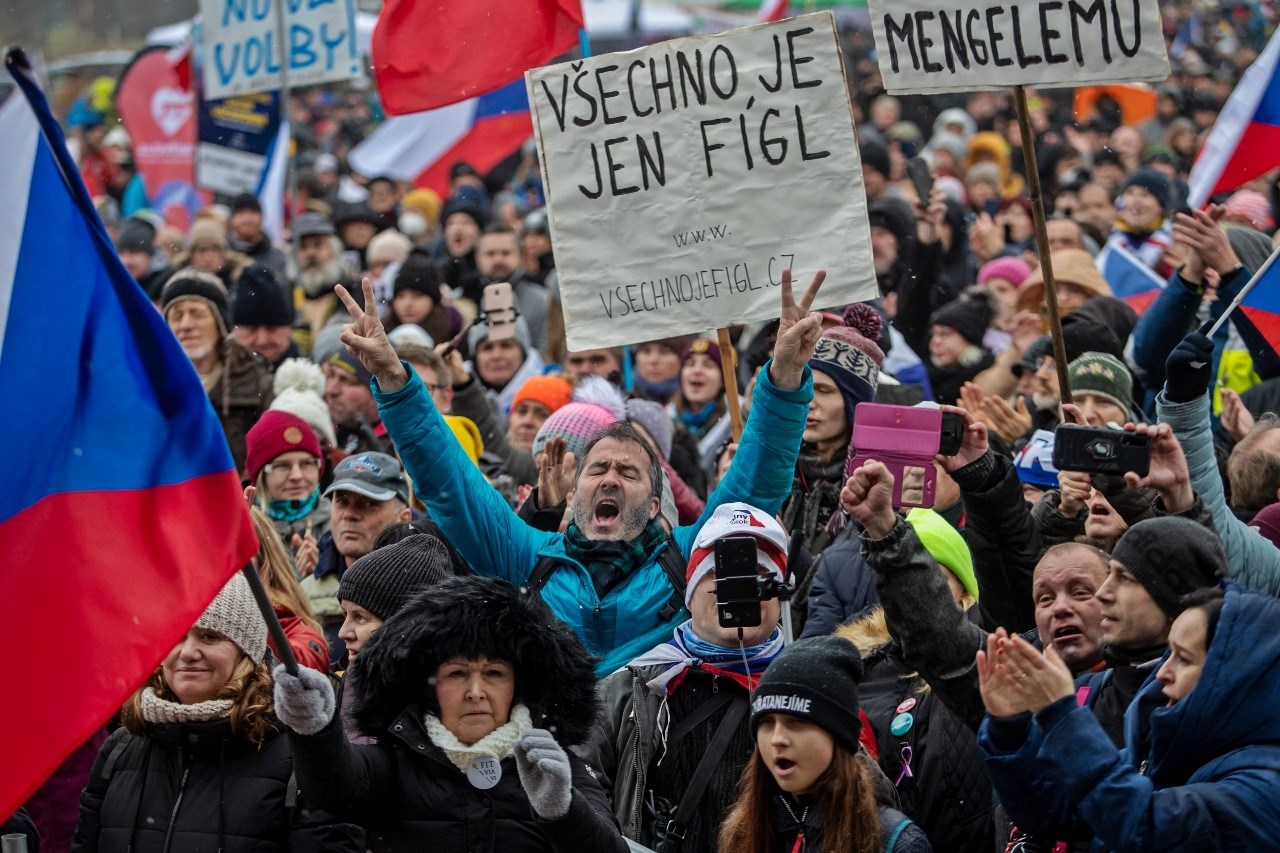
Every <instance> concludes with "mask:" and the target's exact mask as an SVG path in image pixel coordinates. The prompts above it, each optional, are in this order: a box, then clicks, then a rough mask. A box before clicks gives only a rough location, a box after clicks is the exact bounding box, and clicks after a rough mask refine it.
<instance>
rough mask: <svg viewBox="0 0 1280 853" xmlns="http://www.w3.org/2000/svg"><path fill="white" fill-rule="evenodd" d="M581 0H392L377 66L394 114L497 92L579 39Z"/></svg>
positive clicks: (377, 33)
mask: <svg viewBox="0 0 1280 853" xmlns="http://www.w3.org/2000/svg"><path fill="white" fill-rule="evenodd" d="M582 28H583V22H582V2H581V0H517V2H493V0H488V2H481V0H462V2H459V0H386V2H385V3H384V4H383V6H382V14H380V15H379V16H378V24H377V26H376V27H374V30H373V45H372V52H373V72H374V77H375V78H376V79H377V81H378V93H379V94H381V95H382V106H383V107H384V108H385V109H386V111H387V113H388V114H389V115H402V114H404V113H416V112H422V111H423V110H434V109H436V108H437V107H444V106H448V105H449V104H455V103H457V102H458V101H462V100H465V99H467V98H474V97H476V96H478V95H483V94H484V93H486V92H492V91H493V90H494V89H497V88H498V87H499V86H505V85H506V84H507V83H510V82H511V81H512V80H517V79H519V78H520V77H521V75H523V74H524V72H526V71H528V70H529V69H530V68H536V67H538V66H539V65H545V64H547V63H548V62H549V61H551V60H552V59H553V58H555V57H556V56H559V55H560V54H562V53H564V52H565V51H568V50H571V49H572V48H573V47H575V46H576V45H577V44H578V32H579V31H580V30H581V29H582Z"/></svg>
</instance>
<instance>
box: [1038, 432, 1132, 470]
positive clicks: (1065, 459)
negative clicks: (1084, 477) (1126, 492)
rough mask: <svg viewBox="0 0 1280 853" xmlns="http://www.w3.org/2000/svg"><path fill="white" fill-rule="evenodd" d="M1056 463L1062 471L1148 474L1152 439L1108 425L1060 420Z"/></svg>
mask: <svg viewBox="0 0 1280 853" xmlns="http://www.w3.org/2000/svg"><path fill="white" fill-rule="evenodd" d="M1053 465H1054V467H1055V468H1057V469H1058V470H1059V471H1087V472H1089V473H1091V474H1118V475H1121V476H1123V475H1124V474H1126V473H1128V472H1130V471H1132V472H1133V473H1135V474H1137V475H1138V476H1139V477H1145V476H1147V474H1148V473H1150V471H1151V440H1150V439H1149V438H1147V437H1146V436H1145V435H1138V434H1136V433H1132V432H1125V431H1123V430H1117V429H1108V428H1107V427H1089V426H1079V425H1077V424H1060V425H1059V426H1058V428H1057V430H1055V431H1054V439H1053Z"/></svg>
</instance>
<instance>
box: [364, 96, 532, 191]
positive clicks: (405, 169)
mask: <svg viewBox="0 0 1280 853" xmlns="http://www.w3.org/2000/svg"><path fill="white" fill-rule="evenodd" d="M532 135H533V119H532V117H531V116H530V114H529V96H528V94H527V93H526V91H525V85H524V80H523V79H519V80H516V81H515V82H514V83H509V84H507V85H506V86H503V87H502V88H501V89H497V90H495V91H492V92H490V93H488V94H487V95H482V96H480V97H478V98H469V99H468V100H465V101H463V102H461V103H457V104H450V105H449V106H447V107H441V108H440V109H438V110H428V111H427V112H422V113H413V114H412V115H404V116H392V117H391V118H389V119H387V120H386V121H385V122H383V123H382V125H380V126H379V127H378V129H377V130H375V131H374V132H373V133H371V134H370V135H369V136H368V137H367V138H366V139H365V140H364V141H363V142H361V143H360V144H359V145H357V146H356V147H355V148H353V149H351V153H350V155H349V156H348V158H347V159H348V162H349V163H350V164H351V167H352V168H353V169H355V170H356V171H357V172H359V173H360V174H362V175H387V176H389V177H392V178H395V179H397V180H401V181H412V182H413V183H414V184H415V185H416V186H420V187H427V188H429V189H432V190H435V191H436V192H437V193H439V194H440V197H441V198H444V197H446V196H448V195H449V168H450V167H451V166H452V165H453V164H454V163H457V162H459V161H463V160H465V161H466V162H468V163H470V164H471V165H472V166H474V167H475V168H476V171H478V172H479V173H480V174H482V175H483V174H484V173H485V172H487V171H489V170H490V169H492V168H493V167H494V166H496V165H498V164H499V163H501V162H502V161H503V160H505V159H506V158H507V157H509V156H511V154H512V153H514V152H515V151H516V150H517V149H518V148H519V147H520V145H521V144H522V143H523V142H524V141H525V140H526V139H528V138H529V137H530V136H532Z"/></svg>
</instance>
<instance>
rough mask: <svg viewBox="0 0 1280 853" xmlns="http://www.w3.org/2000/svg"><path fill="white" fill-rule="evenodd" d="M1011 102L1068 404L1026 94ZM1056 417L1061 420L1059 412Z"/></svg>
mask: <svg viewBox="0 0 1280 853" xmlns="http://www.w3.org/2000/svg"><path fill="white" fill-rule="evenodd" d="M1013 101H1014V105H1015V106H1016V108H1017V110H1018V131H1019V133H1018V135H1019V136H1021V137H1022V160H1023V163H1024V164H1025V167H1026V170H1027V194H1028V195H1029V196H1030V198H1031V219H1032V221H1033V222H1034V223H1035V228H1036V251H1037V252H1038V253H1039V255H1040V271H1041V274H1042V275H1043V276H1044V304H1045V306H1046V307H1047V308H1048V309H1049V334H1050V336H1052V338H1053V361H1054V366H1055V367H1057V368H1058V398H1059V400H1060V401H1061V402H1062V403H1069V402H1071V385H1070V382H1069V380H1068V378H1067V345H1066V342H1065V341H1064V340H1063V339H1062V314H1061V313H1060V312H1059V310H1058V286H1057V283H1056V282H1055V281H1054V278H1053V261H1052V259H1051V258H1050V257H1049V229H1048V227H1047V226H1046V225H1045V215H1044V196H1043V195H1041V192H1040V169H1039V167H1038V166H1037V165H1036V144H1035V139H1034V137H1033V136H1032V135H1031V116H1030V113H1029V111H1028V109H1027V90H1026V89H1025V88H1024V87H1022V86H1014V87H1013ZM1058 414H1059V417H1061V418H1063V419H1064V420H1065V416H1064V415H1063V413H1062V411H1061V409H1059V413H1058Z"/></svg>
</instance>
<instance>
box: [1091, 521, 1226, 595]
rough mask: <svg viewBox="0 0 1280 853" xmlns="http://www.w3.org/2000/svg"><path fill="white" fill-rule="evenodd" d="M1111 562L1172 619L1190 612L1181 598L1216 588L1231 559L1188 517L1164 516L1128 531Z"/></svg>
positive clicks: (1216, 540) (1206, 530) (1212, 535)
mask: <svg viewBox="0 0 1280 853" xmlns="http://www.w3.org/2000/svg"><path fill="white" fill-rule="evenodd" d="M1111 559H1113V560H1115V561H1116V562H1117V563H1119V564H1120V565H1122V566H1124V568H1125V571H1127V572H1128V573H1129V574H1131V575H1133V576H1134V577H1135V578H1137V580H1138V583H1140V584H1142V587H1143V589H1145V590H1146V591H1147V594H1148V595H1150V596H1151V599H1152V600H1153V601H1154V602H1155V603H1156V604H1157V605H1158V606H1159V607H1160V609H1161V610H1163V611H1164V612H1165V615H1166V616H1168V617H1169V618H1170V619H1176V618H1177V617H1178V614H1180V613H1181V612H1182V611H1183V610H1184V609H1185V608H1184V607H1183V606H1182V598H1183V596H1185V595H1188V594H1190V593H1192V592H1195V591H1196V590H1198V589H1204V588H1205V587H1210V586H1217V585H1218V582H1219V580H1221V579H1222V578H1224V577H1226V576H1227V554H1226V551H1224V550H1223V548H1222V540H1221V539H1219V538H1218V536H1217V534H1215V533H1214V532H1213V531H1212V530H1210V529H1209V528H1207V527H1205V526H1204V525H1201V524H1197V523H1196V522H1194V521H1192V520H1191V519H1189V518H1181V517H1179V516H1163V517H1161V518H1151V519H1147V520H1146V521H1140V522H1138V523H1137V524H1135V525H1133V526H1132V527H1130V528H1129V529H1128V530H1126V531H1125V534H1124V535H1123V536H1121V537H1120V541H1119V542H1117V543H1116V546H1115V548H1114V549H1112V551H1111Z"/></svg>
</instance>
